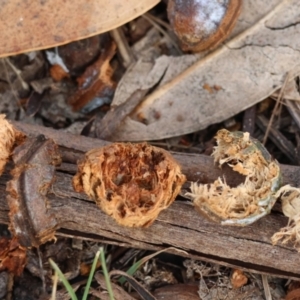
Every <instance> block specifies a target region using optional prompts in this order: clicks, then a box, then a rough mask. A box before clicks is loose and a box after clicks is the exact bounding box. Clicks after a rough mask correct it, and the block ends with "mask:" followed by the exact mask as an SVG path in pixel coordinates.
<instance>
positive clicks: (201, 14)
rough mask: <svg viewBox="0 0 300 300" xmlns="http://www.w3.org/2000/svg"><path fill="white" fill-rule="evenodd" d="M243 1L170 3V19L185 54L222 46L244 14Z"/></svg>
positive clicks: (193, 0)
mask: <svg viewBox="0 0 300 300" xmlns="http://www.w3.org/2000/svg"><path fill="white" fill-rule="evenodd" d="M241 5H242V1H241V0H230V1H224V0H223V1H217V0H212V1H203V0H191V1H180V0H169V1H168V17H169V20H170V23H171V25H172V27H173V30H174V32H175V33H176V35H177V36H178V38H179V39H180V41H181V48H182V49H183V50H184V51H193V52H199V51H203V50H207V49H211V48H214V47H216V46H217V45H219V44H220V43H221V42H223V41H224V40H225V39H226V37H227V36H228V35H229V34H230V33H231V31H232V29H233V27H234V25H235V24H236V21H237V18H238V16H239V13H240V10H241Z"/></svg>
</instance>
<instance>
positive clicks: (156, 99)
mask: <svg viewBox="0 0 300 300" xmlns="http://www.w3.org/2000/svg"><path fill="white" fill-rule="evenodd" d="M278 4H279V6H278V7H279V8H278V7H277V6H276V5H278ZM293 5H296V4H295V1H281V2H280V1H268V3H262V1H253V2H251V3H249V2H246V1H245V2H244V3H243V10H242V14H241V17H240V19H239V20H238V22H237V26H236V28H235V29H234V31H233V33H232V35H231V37H230V38H229V40H228V41H227V42H226V43H225V44H224V45H223V46H222V47H221V48H220V49H217V50H215V51H214V52H212V53H203V54H197V55H182V56H179V57H170V56H169V57H168V56H162V55H161V54H162V51H158V50H157V48H155V47H152V42H153V40H154V39H155V38H156V43H157V44H156V45H158V44H159V43H162V41H164V38H162V37H161V36H160V35H159V34H157V31H156V30H153V29H152V30H150V31H149V32H148V33H147V35H148V34H149V35H148V36H147V39H146V40H145V41H144V45H142V43H140V45H138V44H139V42H138V43H137V44H136V45H133V47H132V49H133V50H132V51H134V48H135V47H136V49H138V47H143V49H142V51H140V52H139V51H137V52H135V53H136V54H137V57H138V58H139V59H138V60H137V61H138V62H137V64H136V65H133V66H131V68H128V70H127V72H126V73H125V75H124V76H123V77H122V80H121V81H119V84H118V89H117V91H116V93H115V97H114V100H113V105H116V106H118V105H125V106H126V99H129V98H130V95H133V94H134V92H135V91H136V90H140V89H141V88H142V89H143V88H145V89H148V90H150V89H153V91H150V93H149V94H148V95H147V96H146V101H143V99H140V106H137V107H134V108H135V110H133V112H132V113H131V114H128V115H126V117H125V119H124V121H123V120H122V122H121V124H120V125H118V126H116V128H119V129H118V131H117V133H115V132H114V131H115V130H112V132H113V133H114V134H111V136H112V137H111V139H112V140H126V141H129V140H151V139H162V138H164V137H168V136H171V137H173V136H175V135H176V136H178V135H182V134H185V133H187V132H194V131H196V130H199V129H201V128H205V127H207V126H209V125H211V124H213V123H216V122H220V121H222V120H225V119H228V118H229V117H230V116H233V115H235V114H236V113H238V112H240V111H241V110H243V109H245V108H247V107H250V106H252V105H253V104H254V103H256V102H259V101H261V100H262V99H264V98H266V97H267V96H268V95H270V94H271V93H273V91H274V90H275V89H278V88H280V86H281V85H282V84H283V81H284V78H285V74H286V73H287V72H288V71H290V72H291V78H293V77H294V76H295V75H297V74H298V73H299V69H298V66H297V65H296V64H295V63H294V62H295V61H297V60H298V53H297V49H298V48H297V44H296V45H295V43H296V40H294V39H291V36H293V35H294V34H297V30H298V26H296V25H295V24H297V22H298V21H297V20H298V19H297V18H298V17H297V12H296V10H291V9H289V8H290V7H292V6H293ZM276 7H277V9H278V10H277V14H275V12H276V11H274V8H276ZM272 15H273V16H272ZM264 16H267V17H266V18H265V17H264ZM269 17H272V18H269ZM291 24H293V25H291ZM250 33H251V34H250ZM246 34H249V36H248V37H246ZM145 36H146V35H145ZM150 36H151V39H150V38H149V37H150ZM279 40H280V43H279V42H278V41H279ZM147 41H148V43H149V41H151V42H150V46H149V44H148V46H145V45H146V44H145V43H147ZM283 43H285V47H283V45H282V44H283ZM160 45H162V44H160ZM164 46H165V47H167V48H169V50H170V49H172V46H170V43H165V44H164ZM162 48H163V47H162ZM139 49H141V48H139ZM171 51H174V52H173V53H176V50H174V49H172V50H170V53H172V52H171ZM238 51H240V52H238ZM251 52H252V53H251ZM239 55H241V57H240V56H239ZM224 61H225V62H227V61H228V64H225V63H224ZM292 62H293V63H292ZM13 63H15V64H16V65H18V62H17V61H15V60H13ZM112 63H113V64H114V63H115V62H112ZM221 66H222V67H223V66H224V69H222V67H221ZM258 66H263V68H265V69H263V68H261V69H260V68H258ZM20 69H22V68H21V67H20ZM185 70H187V72H186V71H185ZM233 70H239V71H238V72H234V71H233ZM266 70H267V71H266ZM130 72H131V74H130ZM182 72H184V73H183V76H182V75H180V74H182ZM189 72H192V73H191V74H190V73H189ZM20 74H21V76H19V77H18V76H17V79H16V81H15V82H17V81H18V80H20V82H18V85H22V82H21V80H22V75H24V74H25V73H23V74H22V72H21V73H20ZM224 74H225V75H226V76H225V75H224ZM228 74H230V76H228ZM270 74H271V75H270ZM225 77H226V78H225ZM11 78H13V77H11ZM161 78H162V79H161ZM199 78H200V79H199ZM241 78H243V80H242V81H241V80H240V79H241ZM64 80H65V81H64V83H65V82H68V81H70V79H69V78H65V79H64ZM24 82H25V81H24ZM157 82H159V84H158V85H159V87H158V88H156V86H155V85H156V84H157ZM25 83H26V82H25ZM293 83H294V82H293V81H290V84H291V85H292V88H291V89H292V90H293V93H292V94H291V95H292V96H290V97H291V98H292V99H295V98H296V97H298V94H297V91H295V89H294V87H295V85H293ZM1 84H3V82H1ZM32 87H34V85H32ZM49 88H50V90H51V92H52V93H53V91H55V89H62V88H63V84H61V82H58V83H57V84H56V85H53V84H52V83H51V84H49V85H48V89H49ZM56 91H57V90H56ZM187 96H188V99H189V100H188V101H187ZM1 97H3V95H1ZM53 99H55V98H52V103H55V101H56V100H57V99H55V100H54V101H53ZM43 101H45V100H43ZM50 102H51V100H50ZM20 104H21V107H22V102H20ZM43 104H45V102H44V103H43ZM43 106H44V105H41V108H42V109H44V112H43V114H42V117H41V114H40V112H39V109H37V111H36V112H35V115H36V120H37V122H42V123H43V122H45V120H46V124H47V121H51V122H52V124H57V123H59V122H61V121H60V120H65V119H67V118H71V119H72V121H73V120H76V119H77V118H78V116H79V118H83V116H84V114H81V113H79V114H72V113H69V115H68V117H67V118H65V119H63V117H62V118H61V119H58V118H56V119H55V117H54V115H55V113H54V114H53V115H52V116H51V114H50V113H49V111H47V109H45V107H43ZM178 107H180V109H178ZM198 107H201V111H200V110H196V108H198ZM217 107H222V109H221V110H219V111H218V110H216V109H215V108H217ZM212 108H213V109H214V111H211V109H212ZM63 109H65V107H63ZM2 110H5V107H2ZM57 111H58V112H59V113H61V109H60V108H59V109H57ZM178 111H180V114H178ZM62 115H63V114H62ZM20 116H21V119H22V118H24V114H23V112H22V109H21V113H20ZM186 116H188V117H186ZM27 120H30V119H29V118H28V119H27ZM44 124H45V123H44ZM67 124H68V122H65V121H63V125H59V126H62V127H66V125H67ZM59 126H57V127H59ZM98 130H101V128H100V129H98ZM280 192H281V195H282V203H283V212H284V214H285V215H287V216H288V218H289V225H290V227H289V229H288V227H287V228H284V229H283V230H282V232H280V233H278V234H277V235H275V240H274V241H275V242H277V241H280V240H283V242H288V241H290V240H291V239H295V238H296V241H297V238H298V236H299V231H297V229H296V228H297V226H296V225H297V224H298V220H299V217H298V216H297V213H295V212H296V207H297V206H298V200H297V197H298V192H297V190H296V189H295V188H291V189H290V190H284V189H283V190H280ZM278 193H279V192H278ZM62 244H63V245H65V244H64V243H62ZM71 251H73V250H71ZM224 276H225V275H224ZM229 277H230V276H228V279H227V281H226V280H225V279H224V280H225V281H224V282H223V283H220V285H223V286H226V285H227V284H228V282H229ZM198 279H199V278H197V280H198ZM253 282H256V281H255V280H253V278H252V283H253ZM200 283H201V284H202V285H203V287H206V288H207V289H208V290H209V289H210V292H209V293H210V297H212V299H213V297H215V295H216V294H214V293H215V292H213V291H212V289H211V285H210V282H204V281H203V279H201V280H200ZM258 285H259V284H258ZM216 293H217V294H218V295H220V291H217V292H216ZM235 297H237V296H235ZM253 297H254V293H253ZM236 299H238V298H236ZM257 299H259V298H257ZM274 299H276V297H274Z"/></svg>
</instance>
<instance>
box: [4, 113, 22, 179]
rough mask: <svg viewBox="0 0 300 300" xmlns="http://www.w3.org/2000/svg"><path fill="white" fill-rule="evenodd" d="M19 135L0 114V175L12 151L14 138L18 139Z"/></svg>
mask: <svg viewBox="0 0 300 300" xmlns="http://www.w3.org/2000/svg"><path fill="white" fill-rule="evenodd" d="M21 136H22V134H21V133H20V132H18V131H17V130H16V129H15V128H14V127H13V126H12V125H11V124H10V123H9V122H8V121H7V120H6V119H5V115H0V175H1V174H2V173H3V171H4V168H5V165H6V163H7V161H8V159H9V157H10V155H11V153H12V150H13V147H14V145H15V141H16V139H20V138H21Z"/></svg>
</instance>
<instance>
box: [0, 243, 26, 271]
mask: <svg viewBox="0 0 300 300" xmlns="http://www.w3.org/2000/svg"><path fill="white" fill-rule="evenodd" d="M25 264H26V249H25V248H24V247H22V246H21V245H20V244H19V242H18V240H17V239H16V238H13V239H12V240H9V239H8V238H5V237H3V238H1V239H0V271H4V270H8V271H9V272H11V273H13V274H14V275H16V276H20V275H21V274H22V272H23V270H24V267H25Z"/></svg>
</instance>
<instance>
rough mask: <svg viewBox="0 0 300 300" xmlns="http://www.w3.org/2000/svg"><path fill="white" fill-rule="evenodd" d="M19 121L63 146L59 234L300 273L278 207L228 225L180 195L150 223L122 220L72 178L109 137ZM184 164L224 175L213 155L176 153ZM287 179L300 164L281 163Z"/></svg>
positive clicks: (205, 177)
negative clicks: (283, 238)
mask: <svg viewBox="0 0 300 300" xmlns="http://www.w3.org/2000/svg"><path fill="white" fill-rule="evenodd" d="M13 125H15V126H16V128H17V129H18V130H20V131H22V132H24V133H25V134H27V135H30V136H37V135H38V134H44V135H45V136H46V137H47V138H52V139H53V140H54V141H55V142H56V143H57V144H58V145H59V146H60V147H59V149H60V151H61V153H62V158H63V164H62V165H61V166H60V167H58V168H57V172H56V182H55V183H54V185H53V187H52V189H51V191H50V193H49V194H48V199H49V201H50V206H51V208H50V212H51V213H54V214H55V216H56V219H57V221H58V223H59V225H60V230H58V232H57V235H64V236H71V237H73V236H74V237H79V238H83V239H92V240H97V241H103V242H107V243H111V244H118V245H122V246H127V247H136V248H143V249H149V250H159V249H163V248H167V247H169V246H173V247H176V248H178V249H181V250H185V251H187V252H188V254H189V257H192V258H195V259H202V260H206V261H211V262H216V263H220V264H223V265H227V266H235V267H239V268H242V269H243V268H244V269H248V270H251V271H253V272H260V273H266V274H273V275H276V276H280V277H291V278H297V279H299V278H300V272H299V269H300V268H299V267H300V260H299V253H298V252H297V251H296V250H295V249H293V248H292V247H291V246H281V245H279V246H272V244H271V236H272V235H273V234H274V233H275V232H276V231H278V230H279V229H280V228H281V227H283V226H284V225H286V222H287V218H286V217H284V216H283V215H282V214H280V213H278V212H273V213H272V214H271V215H268V216H267V217H265V218H263V219H261V220H259V221H258V222H256V223H254V224H253V225H250V226H247V227H243V228H240V227H225V226H221V225H218V224H215V223H213V222H211V221H208V220H206V219H205V218H202V217H201V216H199V215H198V213H197V212H196V211H195V210H194V208H193V207H192V205H190V204H189V203H187V202H184V201H175V203H173V204H172V205H171V206H170V207H169V208H168V209H167V210H165V211H163V212H162V213H161V214H160V215H159V217H158V219H157V221H155V222H154V224H153V225H152V226H150V227H149V228H126V227H122V226H119V225H118V224H117V223H116V222H115V221H114V220H113V219H112V218H110V217H109V216H107V215H105V214H104V213H103V212H102V211H101V210H100V209H99V208H97V206H96V204H95V203H94V202H92V201H90V200H89V199H88V198H87V196H86V195H84V194H79V193H76V192H75V191H74V190H73V188H72V184H71V180H72V176H73V174H75V172H76V169H77V167H76V165H75V162H76V161H77V159H79V158H80V157H82V154H83V152H85V151H88V150H90V149H92V148H95V147H101V146H103V145H106V144H107V142H104V141H101V140H96V139H92V138H87V137H82V136H73V135H70V134H68V133H64V132H61V131H55V130H53V129H49V128H44V127H39V126H32V125H27V124H22V123H18V122H13ZM173 155H174V157H175V159H176V160H177V161H178V162H179V163H180V164H181V165H182V171H183V173H184V174H185V175H186V176H187V179H188V180H189V181H192V180H193V181H197V180H198V181H199V182H211V181H213V180H215V179H216V178H217V176H220V175H221V171H220V169H218V168H217V167H215V166H214V165H213V161H212V158H210V157H207V156H203V155H196V154H185V153H173ZM281 167H282V172H283V176H284V182H285V183H290V184H292V185H294V186H297V183H298V182H299V179H300V167H294V166H281ZM225 173H227V182H228V183H230V184H236V183H237V182H239V181H240V180H241V178H239V177H236V176H233V174H232V173H230V172H229V170H225ZM9 177H10V175H8V173H5V174H4V175H3V176H2V177H1V180H0V190H1V191H2V193H1V194H0V195H1V196H0V203H1V210H0V223H8V205H7V202H6V192H5V189H6V182H7V180H8V178H9Z"/></svg>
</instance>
